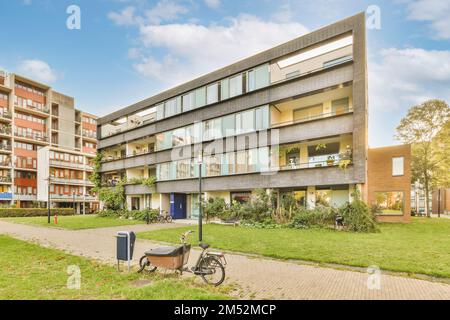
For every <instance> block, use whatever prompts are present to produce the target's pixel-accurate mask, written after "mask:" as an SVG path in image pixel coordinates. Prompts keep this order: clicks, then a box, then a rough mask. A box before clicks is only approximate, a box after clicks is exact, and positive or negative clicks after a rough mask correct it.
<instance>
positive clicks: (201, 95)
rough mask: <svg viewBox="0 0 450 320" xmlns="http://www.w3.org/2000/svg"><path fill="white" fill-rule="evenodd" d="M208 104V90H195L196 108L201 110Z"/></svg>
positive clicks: (203, 88)
mask: <svg viewBox="0 0 450 320" xmlns="http://www.w3.org/2000/svg"><path fill="white" fill-rule="evenodd" d="M205 104H206V88H205V87H202V88H200V89H197V90H195V107H196V108H200V107H203V106H204V105H205Z"/></svg>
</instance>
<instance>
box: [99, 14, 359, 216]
mask: <svg viewBox="0 0 450 320" xmlns="http://www.w3.org/2000/svg"><path fill="white" fill-rule="evenodd" d="M365 43H366V42H365V16H364V14H363V13H361V14H358V15H355V16H353V17H350V18H347V19H344V20H342V21H339V22H337V23H334V24H332V25H329V26H327V27H324V28H322V29H319V30H317V31H314V32H311V33H309V34H306V35H304V36H301V37H299V38H297V39H294V40H292V41H290V42H287V43H285V44H282V45H279V46H277V47H274V48H272V49H270V50H267V51H264V52H261V53H259V54H257V55H254V56H252V57H249V58H247V59H244V60H241V61H239V62H236V63H234V64H232V65H229V66H226V67H224V68H222V69H220V70H216V71H214V72H212V73H209V74H207V75H205V76H202V77H200V78H197V79H195V80H192V81H190V82H187V83H185V84H182V85H180V86H177V87H175V88H173V89H170V90H167V91H165V92H162V93H160V94H157V95H155V96H153V97H150V98H148V99H146V100H144V101H141V102H138V103H136V104H133V105H131V106H128V107H126V108H124V109H121V110H118V111H116V112H114V113H112V114H109V115H107V116H105V117H102V118H100V119H99V120H98V134H99V149H100V150H101V152H102V153H103V163H102V166H101V172H102V177H103V180H104V182H105V183H113V182H114V181H117V180H119V179H125V178H126V180H127V181H128V182H130V181H136V179H135V178H145V177H149V176H153V175H154V176H156V178H157V183H156V184H155V186H154V187H153V188H151V189H150V188H148V187H146V186H143V185H142V184H139V183H134V184H133V183H129V184H128V185H126V188H125V190H126V196H127V204H128V208H129V209H142V208H145V207H153V208H160V209H162V210H166V211H168V212H170V213H171V215H172V216H173V217H174V218H196V217H197V216H198V207H199V206H198V199H199V179H198V177H199V171H200V162H201V164H202V165H201V168H202V169H201V173H202V177H203V178H202V184H203V189H202V190H203V192H204V195H205V197H206V198H208V197H223V198H224V199H225V200H226V201H227V202H230V201H232V200H236V201H245V200H246V199H248V197H249V196H250V195H251V192H252V190H254V189H255V188H266V189H271V190H273V191H275V192H276V193H278V195H279V196H280V197H282V196H283V193H286V192H294V193H295V196H296V198H297V201H298V204H299V205H305V206H308V207H314V206H315V205H316V204H317V203H324V202H326V203H329V204H332V205H340V204H343V203H345V202H347V201H349V200H351V198H352V190H354V188H357V189H359V190H360V192H361V194H362V196H363V197H364V198H365V199H367V153H368V148H367V68H366V45H365Z"/></svg>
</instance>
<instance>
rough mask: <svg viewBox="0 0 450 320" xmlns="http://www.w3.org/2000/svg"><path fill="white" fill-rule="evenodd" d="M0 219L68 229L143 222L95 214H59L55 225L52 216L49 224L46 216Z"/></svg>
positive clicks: (141, 222)
mask: <svg viewBox="0 0 450 320" xmlns="http://www.w3.org/2000/svg"><path fill="white" fill-rule="evenodd" d="M2 220H4V221H8V222H15V223H24V224H32V225H38V226H42V227H53V228H63V229H70V230H80V229H94V228H106V227H117V226H125V225H132V224H143V223H145V222H143V221H136V220H126V219H116V218H107V217H105V218H104V217H97V216H95V215H86V216H83V215H80V216H59V217H58V224H57V225H55V224H54V223H53V217H52V218H51V223H50V224H48V223H47V217H25V218H4V219H2Z"/></svg>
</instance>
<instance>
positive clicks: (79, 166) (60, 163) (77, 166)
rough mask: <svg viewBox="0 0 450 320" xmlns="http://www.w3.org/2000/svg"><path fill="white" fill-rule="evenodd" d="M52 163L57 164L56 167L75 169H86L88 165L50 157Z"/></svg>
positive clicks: (52, 164)
mask: <svg viewBox="0 0 450 320" xmlns="http://www.w3.org/2000/svg"><path fill="white" fill-rule="evenodd" d="M50 165H51V166H55V167H63V168H75V169H81V170H84V169H86V167H87V166H85V165H84V164H82V163H75V162H68V161H60V160H55V159H50Z"/></svg>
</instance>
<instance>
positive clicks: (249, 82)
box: [247, 70, 255, 92]
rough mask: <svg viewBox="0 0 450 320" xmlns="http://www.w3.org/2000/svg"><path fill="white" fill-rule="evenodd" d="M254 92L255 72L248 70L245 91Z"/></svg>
mask: <svg viewBox="0 0 450 320" xmlns="http://www.w3.org/2000/svg"><path fill="white" fill-rule="evenodd" d="M253 90H255V70H250V71H249V72H248V73H247V91H248V92H249V91H253Z"/></svg>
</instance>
